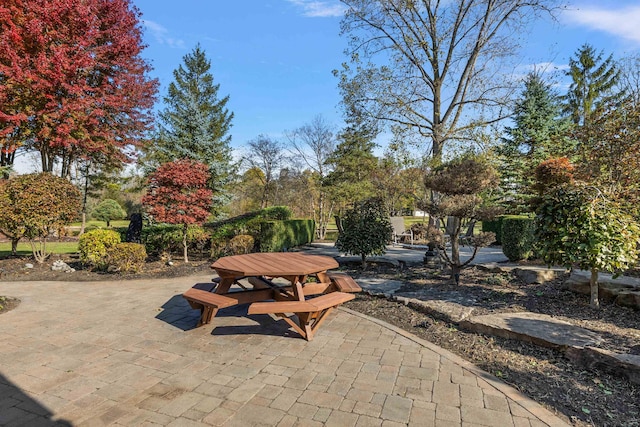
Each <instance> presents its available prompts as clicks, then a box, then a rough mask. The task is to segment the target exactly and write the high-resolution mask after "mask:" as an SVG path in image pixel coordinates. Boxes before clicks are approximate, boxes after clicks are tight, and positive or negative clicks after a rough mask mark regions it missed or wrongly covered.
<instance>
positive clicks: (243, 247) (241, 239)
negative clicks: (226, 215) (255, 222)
mask: <svg viewBox="0 0 640 427" xmlns="http://www.w3.org/2000/svg"><path fill="white" fill-rule="evenodd" d="M254 244H255V241H254V239H253V237H252V236H249V235H248V234H239V235H237V236H235V237H234V238H233V239H231V240H229V244H228V245H227V247H228V249H229V252H231V254H233V255H239V254H248V253H250V252H251V251H252V250H253V246H254Z"/></svg>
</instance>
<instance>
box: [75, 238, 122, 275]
mask: <svg viewBox="0 0 640 427" xmlns="http://www.w3.org/2000/svg"><path fill="white" fill-rule="evenodd" d="M118 243H120V233H118V232H117V231H113V230H102V229H95V230H91V231H87V232H86V233H84V234H83V235H82V236H80V239H79V242H78V252H79V253H80V260H81V261H82V262H83V263H84V264H88V265H90V266H92V267H93V268H95V269H96V270H106V269H107V267H108V266H109V250H110V249H111V248H113V247H114V246H116V245H117V244H118Z"/></svg>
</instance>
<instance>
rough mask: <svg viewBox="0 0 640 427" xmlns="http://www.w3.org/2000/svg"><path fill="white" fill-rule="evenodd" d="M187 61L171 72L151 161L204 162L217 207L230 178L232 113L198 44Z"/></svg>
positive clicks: (156, 163) (151, 162)
mask: <svg viewBox="0 0 640 427" xmlns="http://www.w3.org/2000/svg"><path fill="white" fill-rule="evenodd" d="M183 61H184V64H181V65H180V66H179V67H178V68H177V69H176V70H174V72H173V76H174V81H173V82H171V84H170V85H169V90H168V95H167V96H166V97H165V98H164V102H165V104H166V108H165V109H164V110H163V111H162V112H161V113H160V122H161V124H160V130H159V132H158V135H157V136H156V138H155V141H154V144H153V146H152V147H151V148H150V152H149V153H148V160H150V162H149V163H150V165H153V166H154V167H155V166H157V165H158V164H164V163H167V162H171V161H174V160H179V159H191V160H194V161H197V162H201V163H204V164H206V165H207V166H208V167H209V172H210V173H211V178H210V180H209V186H210V188H211V189H212V190H213V191H214V197H215V198H216V199H218V200H217V201H218V205H219V204H220V203H222V201H223V200H224V199H225V198H226V186H227V184H228V183H229V181H230V177H231V160H232V159H231V147H230V142H231V136H230V135H229V130H230V128H231V121H232V119H233V113H232V112H230V111H229V110H228V109H227V107H226V105H227V102H228V101H229V96H226V97H224V98H221V99H219V98H218V90H219V88H220V85H219V84H214V79H213V75H212V74H211V73H210V71H209V70H210V68H211V62H210V61H209V60H208V59H207V57H206V55H205V52H204V51H203V50H202V49H201V48H200V45H197V46H196V47H195V49H194V50H193V51H192V52H191V53H189V54H187V55H185V56H184V58H183Z"/></svg>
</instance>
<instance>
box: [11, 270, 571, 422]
mask: <svg viewBox="0 0 640 427" xmlns="http://www.w3.org/2000/svg"><path fill="white" fill-rule="evenodd" d="M70 277H71V276H70ZM206 280H209V277H206V278H205V277H200V278H180V279H160V280H140V281H126V282H115V281H114V282H83V283H73V282H68V283H63V282H14V283H3V284H2V288H1V290H0V293H1V294H2V295H8V296H13V297H18V298H20V299H21V300H22V302H21V304H20V305H19V306H18V308H16V309H15V310H12V311H10V312H8V313H5V314H3V315H2V316H1V317H0V342H2V343H3V345H1V346H0V425H17V426H18V425H31V424H33V425H52V424H51V421H54V424H55V422H58V423H59V424H60V425H65V423H66V425H74V426H98V425H119V426H130V425H167V426H250V425H272V426H276V425H279V426H283V427H284V426H296V425H309V426H313V425H319V426H320V425H335V426H397V425H415V426H446V425H452V426H453V425H456V426H459V425H479V426H496V427H498V426H500V427H502V426H544V425H547V426H562V425H566V424H565V423H563V422H562V420H560V419H559V418H557V417H555V416H554V415H552V414H551V413H550V412H549V411H547V410H545V409H544V408H542V407H541V406H540V405H538V404H537V403H535V402H533V401H531V400H530V399H527V398H526V397H524V396H523V395H521V394H520V393H519V392H517V391H516V390H515V389H513V388H511V387H508V386H506V385H505V384H504V383H502V382H500V381H499V380H497V379H496V378H493V377H491V376H490V375H489V374H487V373H484V372H482V371H481V370H479V369H478V368H477V367H475V366H473V365H471V364H470V363H468V362H465V361H463V360H461V359H460V358H458V357H457V356H455V355H452V354H451V353H449V352H447V351H445V350H442V349H440V348H438V347H436V346H434V345H433V344H430V343H427V342H424V341H421V340H419V339H417V338H416V337H413V336H412V335H410V334H408V333H406V332H404V331H401V330H398V329H396V328H394V327H391V326H389V325H387V324H384V323H383V322H380V321H377V320H376V319H371V318H368V317H366V316H362V315H360V314H357V313H353V312H351V311H349V310H346V309H341V310H338V311H336V312H334V313H333V314H332V315H331V316H330V318H329V319H328V320H327V321H326V322H325V324H324V325H323V326H322V327H321V328H320V330H319V331H318V333H317V335H316V337H315V338H314V340H313V341H311V342H306V341H304V340H302V339H300V338H299V337H298V336H297V335H296V334H295V333H294V332H293V331H291V330H289V328H288V325H286V324H285V323H284V322H283V321H281V320H280V321H275V320H273V319H272V318H270V317H268V316H247V315H246V307H235V308H229V309H225V310H222V311H221V312H220V313H219V314H218V316H217V317H215V318H214V320H213V322H212V323H211V325H207V326H204V327H202V328H198V329H193V326H194V325H195V323H196V320H197V318H198V314H199V313H198V312H197V311H194V310H191V309H190V307H189V305H188V304H187V302H186V301H185V300H184V299H183V298H182V297H181V294H182V292H184V291H185V290H186V289H188V288H189V287H190V286H192V285H193V284H194V283H196V282H198V281H206Z"/></svg>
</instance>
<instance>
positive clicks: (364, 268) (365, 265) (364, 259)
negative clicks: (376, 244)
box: [360, 254, 367, 271]
mask: <svg viewBox="0 0 640 427" xmlns="http://www.w3.org/2000/svg"><path fill="white" fill-rule="evenodd" d="M360 257H361V259H362V271H364V270H366V269H367V256H366V255H365V254H362V255H361V256H360Z"/></svg>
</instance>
